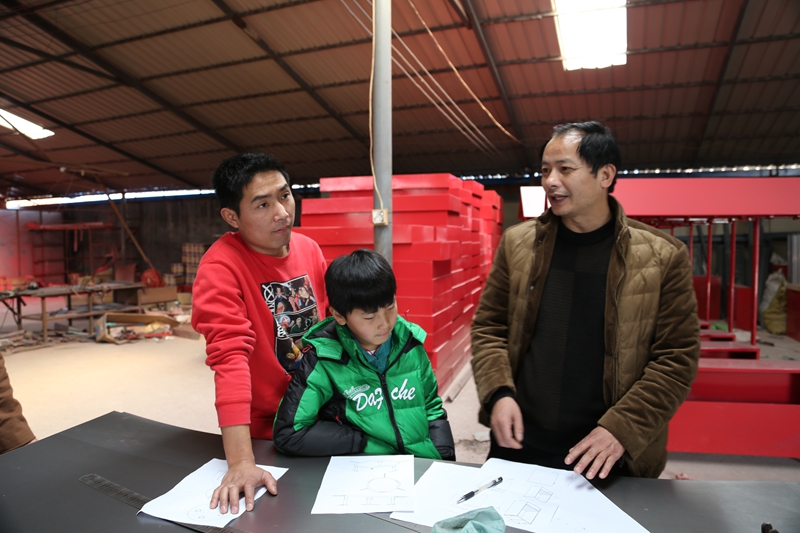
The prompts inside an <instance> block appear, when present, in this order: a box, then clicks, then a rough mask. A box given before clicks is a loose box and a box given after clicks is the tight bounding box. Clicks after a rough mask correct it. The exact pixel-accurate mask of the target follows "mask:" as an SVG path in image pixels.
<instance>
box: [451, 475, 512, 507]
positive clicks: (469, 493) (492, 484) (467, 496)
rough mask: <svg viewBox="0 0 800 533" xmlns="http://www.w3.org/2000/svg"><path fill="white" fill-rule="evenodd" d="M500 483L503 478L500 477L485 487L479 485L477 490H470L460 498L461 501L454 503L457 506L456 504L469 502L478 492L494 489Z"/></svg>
mask: <svg viewBox="0 0 800 533" xmlns="http://www.w3.org/2000/svg"><path fill="white" fill-rule="evenodd" d="M502 482H503V478H502V477H499V478H497V479H493V480H492V481H490V482H489V483H487V484H486V485H481V486H480V487H478V488H477V489H475V490H471V491H469V492H468V493H466V494H464V495H463V496H462V497H461V499H460V500H458V501H457V502H456V503H457V504H458V503H461V502H465V501H467V500H469V499H470V498H472V497H473V496H475V495H476V494H478V493H479V492H483V491H485V490H486V489H491V488H492V487H496V486H497V485H499V484H500V483H502Z"/></svg>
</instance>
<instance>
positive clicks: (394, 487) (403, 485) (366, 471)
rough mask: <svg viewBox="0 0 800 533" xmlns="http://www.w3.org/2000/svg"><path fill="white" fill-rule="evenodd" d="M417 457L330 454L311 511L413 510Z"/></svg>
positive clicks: (368, 511) (333, 512)
mask: <svg viewBox="0 0 800 533" xmlns="http://www.w3.org/2000/svg"><path fill="white" fill-rule="evenodd" d="M414 503H415V499H414V457H413V456H412V455H367V456H357V457H356V456H343V457H331V460H330V463H328V468H327V470H325V476H324V477H323V478H322V484H321V485H320V487H319V492H317V499H316V501H315V502H314V507H313V508H312V509H311V514H346V513H381V512H390V511H413V510H414Z"/></svg>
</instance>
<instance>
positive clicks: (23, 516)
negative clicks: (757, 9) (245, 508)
mask: <svg viewBox="0 0 800 533" xmlns="http://www.w3.org/2000/svg"><path fill="white" fill-rule="evenodd" d="M254 449H255V454H256V459H257V461H258V462H260V463H263V464H274V465H277V466H283V467H288V468H289V472H287V473H286V474H285V475H284V476H283V478H281V480H280V481H279V483H278V487H279V496H277V497H271V496H269V495H265V496H263V497H262V498H261V499H260V500H258V501H257V502H256V507H255V510H254V511H253V512H251V513H245V514H244V515H243V516H242V517H241V518H239V519H238V520H237V521H236V522H234V523H233V524H232V525H233V526H234V527H236V528H238V529H242V530H245V531H251V532H253V533H259V532H267V531H270V532H276V531H279V532H284V531H285V532H289V531H291V532H295V531H297V532H302V531H308V532H324V533H337V532H341V533H360V532H364V533H367V532H369V533H372V532H384V531H386V532H402V531H406V532H408V531H409V530H411V531H421V532H426V531H429V528H427V527H424V526H415V525H413V524H407V523H402V522H396V521H393V520H390V519H389V518H388V515H387V514H378V515H311V514H310V512H311V507H312V506H313V504H314V500H315V498H316V494H317V489H318V488H319V485H320V482H321V481H322V476H323V474H324V473H325V468H326V467H327V464H328V459H327V458H293V457H286V456H283V455H281V454H278V453H276V451H275V449H274V447H273V445H272V443H271V442H269V441H254ZM214 457H217V458H223V457H224V454H223V449H222V439H221V438H220V436H219V435H212V434H208V433H200V432H196V431H190V430H187V429H182V428H177V427H174V426H169V425H165V424H161V423H159V422H154V421H152V420H147V419H144V418H140V417H137V416H134V415H129V414H125V413H109V414H107V415H104V416H102V417H100V418H97V419H95V420H92V421H89V422H86V423H85V424H81V425H79V426H76V427H74V428H71V429H68V430H66V431H63V432H61V433H58V434H56V435H53V436H51V437H48V438H46V439H43V440H42V441H39V442H37V443H34V444H32V445H30V446H26V447H24V448H22V449H19V450H17V451H14V452H11V453H8V454H6V455H2V456H0V533H27V532H35V533H44V532H48V531H59V532H80V533H89V532H95V531H96V532H115V533H127V532H129V531H130V532H132V531H136V532H139V531H156V530H157V531H176V532H177V531H182V532H186V531H189V530H187V529H184V528H182V527H180V526H177V525H174V524H171V523H168V522H165V521H162V520H158V519H155V518H151V517H148V516H145V515H136V514H135V509H134V508H133V507H130V506H128V505H126V504H124V503H122V502H119V501H117V500H115V499H113V498H111V497H110V496H107V495H105V494H102V493H100V492H98V491H96V490H94V489H92V488H90V487H88V486H86V485H84V484H83V483H80V482H79V481H78V478H80V477H81V476H83V475H85V474H98V475H100V476H102V477H104V478H106V479H108V480H110V481H113V482H115V483H117V484H119V485H122V486H123V487H126V488H128V489H130V490H133V491H135V492H138V493H140V494H142V495H144V496H148V497H151V498H154V497H156V496H159V495H161V494H163V493H165V492H167V491H168V490H169V489H171V488H172V487H173V486H174V485H175V484H177V483H178V481H180V480H181V479H183V478H184V477H185V476H186V475H188V474H189V473H190V472H192V471H194V470H196V469H197V468H199V467H200V466H201V465H203V464H204V463H206V462H207V461H208V460H209V459H211V458H214ZM430 463H431V461H428V460H424V459H417V460H416V475H417V477H418V478H419V476H421V475H422V473H423V472H424V471H425V470H426V469H427V468H428V466H429V465H430ZM598 488H600V490H602V491H603V493H604V494H605V495H606V496H608V497H609V498H610V499H611V500H612V501H613V502H614V503H616V504H617V505H618V506H619V507H621V508H622V509H623V510H624V511H625V512H627V513H628V514H629V515H631V516H632V517H633V518H634V519H636V520H637V521H638V522H639V523H641V524H642V525H643V526H644V527H646V528H647V529H649V530H650V531H651V532H652V533H661V532H663V533H674V532H682V533H683V532H698V533H700V532H702V533H710V532H713V533H725V532H742V533H758V532H759V531H760V525H761V523H762V522H764V521H770V522H772V524H773V526H775V527H776V528H777V529H778V531H780V533H800V484H798V483H780V482H721V481H720V482H714V481H667V480H648V479H633V478H620V479H616V480H613V481H609V482H603V483H601V484H598ZM509 530H511V529H510V528H509Z"/></svg>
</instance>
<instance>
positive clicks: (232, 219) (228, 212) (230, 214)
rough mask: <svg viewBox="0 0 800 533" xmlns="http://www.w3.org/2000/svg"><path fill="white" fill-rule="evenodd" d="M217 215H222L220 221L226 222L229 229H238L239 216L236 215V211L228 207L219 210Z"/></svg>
mask: <svg viewBox="0 0 800 533" xmlns="http://www.w3.org/2000/svg"><path fill="white" fill-rule="evenodd" d="M219 214H220V215H222V220H224V221H225V222H227V223H228V224H229V225H230V226H231V227H234V228H236V229H239V215H237V214H236V211H234V210H233V209H231V208H230V207H223V208H222V209H220V210H219Z"/></svg>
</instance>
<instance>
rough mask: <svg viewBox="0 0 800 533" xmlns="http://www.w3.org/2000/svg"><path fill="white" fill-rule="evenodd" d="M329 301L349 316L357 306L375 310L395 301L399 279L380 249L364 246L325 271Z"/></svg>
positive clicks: (365, 309) (345, 315)
mask: <svg viewBox="0 0 800 533" xmlns="http://www.w3.org/2000/svg"><path fill="white" fill-rule="evenodd" d="M325 288H326V290H327V293H328V303H329V304H330V306H331V307H333V308H334V309H335V310H336V312H337V313H339V314H340V315H342V316H344V317H347V315H349V314H350V313H352V312H353V311H354V310H356V309H360V310H361V311H364V312H366V313H374V312H376V311H377V310H378V309H379V308H381V307H387V306H389V305H391V303H392V302H393V301H394V296H395V294H396V293H397V281H396V280H395V277H394V272H392V267H391V265H389V262H388V261H387V260H386V259H385V258H384V257H383V256H382V255H381V254H379V253H378V252H375V251H373V250H367V249H363V248H362V249H361V250H356V251H355V252H353V253H351V254H348V255H342V256H339V257H337V258H336V259H334V260H333V262H332V263H331V264H330V266H328V270H327V271H326V272H325Z"/></svg>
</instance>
